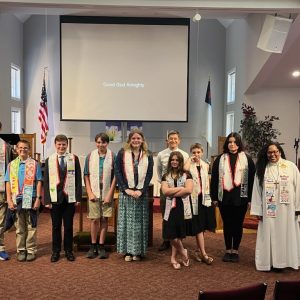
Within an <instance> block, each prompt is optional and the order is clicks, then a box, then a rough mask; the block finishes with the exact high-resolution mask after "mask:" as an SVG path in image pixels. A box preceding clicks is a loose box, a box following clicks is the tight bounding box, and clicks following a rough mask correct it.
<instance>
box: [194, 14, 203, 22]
mask: <svg viewBox="0 0 300 300" xmlns="http://www.w3.org/2000/svg"><path fill="white" fill-rule="evenodd" d="M200 20H201V15H200V14H198V13H196V14H195V15H194V16H193V21H194V22H199V21H200Z"/></svg>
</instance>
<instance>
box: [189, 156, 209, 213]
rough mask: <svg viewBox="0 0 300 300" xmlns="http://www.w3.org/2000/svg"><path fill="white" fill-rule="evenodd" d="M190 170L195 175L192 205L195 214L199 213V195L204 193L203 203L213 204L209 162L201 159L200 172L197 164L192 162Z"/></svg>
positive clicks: (205, 204)
mask: <svg viewBox="0 0 300 300" xmlns="http://www.w3.org/2000/svg"><path fill="white" fill-rule="evenodd" d="M190 172H191V174H192V177H193V183H194V185H193V192H192V195H191V197H192V205H193V213H194V215H198V195H200V194H201V193H202V205H204V206H207V207H209V206H211V198H210V193H209V178H208V164H207V163H205V162H204V161H203V160H200V174H199V172H198V169H197V164H196V163H194V162H191V167H190Z"/></svg>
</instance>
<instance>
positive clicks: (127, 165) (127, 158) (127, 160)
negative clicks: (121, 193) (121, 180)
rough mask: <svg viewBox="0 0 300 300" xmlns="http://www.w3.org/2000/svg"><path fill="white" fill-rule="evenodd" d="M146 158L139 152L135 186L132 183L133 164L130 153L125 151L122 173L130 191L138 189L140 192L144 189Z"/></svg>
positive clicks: (146, 168)
mask: <svg viewBox="0 0 300 300" xmlns="http://www.w3.org/2000/svg"><path fill="white" fill-rule="evenodd" d="M148 163H149V161H148V156H147V155H146V154H144V153H143V151H141V152H140V156H139V162H138V184H137V185H136V186H135V182H134V164H133V160H132V151H131V150H125V151H124V155H123V164H124V172H125V175H126V179H127V182H128V187H129V188H130V189H134V188H136V189H138V190H141V189H143V187H144V182H145V178H146V175H147V170H148Z"/></svg>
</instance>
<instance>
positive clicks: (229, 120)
mask: <svg viewBox="0 0 300 300" xmlns="http://www.w3.org/2000/svg"><path fill="white" fill-rule="evenodd" d="M233 131H234V112H233V111H230V112H227V114H226V136H227V135H228V134H229V133H231V132H233Z"/></svg>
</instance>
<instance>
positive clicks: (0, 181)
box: [0, 138, 6, 192]
mask: <svg viewBox="0 0 300 300" xmlns="http://www.w3.org/2000/svg"><path fill="white" fill-rule="evenodd" d="M5 159H6V143H5V141H3V140H2V139H1V138H0V192H5V180H4V177H5V163H6V161H5Z"/></svg>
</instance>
